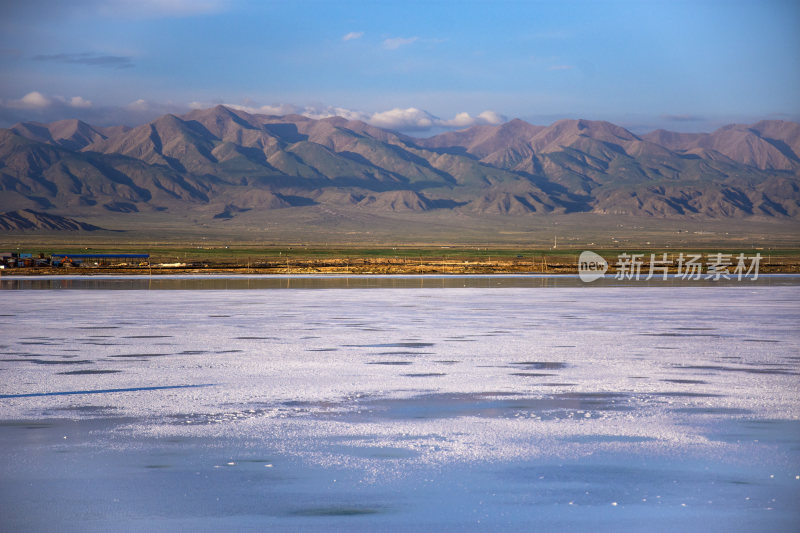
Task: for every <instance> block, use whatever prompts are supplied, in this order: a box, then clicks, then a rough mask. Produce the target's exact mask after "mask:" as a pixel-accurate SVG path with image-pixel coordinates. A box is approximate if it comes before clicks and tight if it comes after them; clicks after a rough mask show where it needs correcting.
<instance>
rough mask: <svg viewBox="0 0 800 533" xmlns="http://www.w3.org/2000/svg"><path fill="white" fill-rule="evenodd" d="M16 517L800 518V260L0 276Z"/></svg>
mask: <svg viewBox="0 0 800 533" xmlns="http://www.w3.org/2000/svg"><path fill="white" fill-rule="evenodd" d="M0 296H1V297H2V298H1V300H2V306H1V307H0V349H1V351H2V355H1V356H0V376H2V379H1V380H0V530H2V531H54V530H57V531H81V532H83V531H109V530H113V531H218V530H230V531H263V530H278V531H281V530H288V531H297V530H301V531H337V530H341V531H353V530H356V531H358V530H361V531H376V530H379V531H386V530H388V531H419V530H425V531H487V530H504V531H554V530H559V531H615V532H616V531H665V532H666V531H670V532H672V531H703V532H709V531H726V532H730V531H796V530H797V529H798V527H800V506H798V502H800V393H799V390H800V388H799V385H800V381H799V380H798V376H799V375H800V335H798V333H797V332H798V324H800V278H798V277H793V276H762V277H760V278H759V280H758V281H755V282H753V281H741V282H729V283H700V282H697V283H693V282H683V283H680V282H677V281H674V280H673V281H667V282H664V281H658V282H656V281H653V282H649V283H644V282H628V283H614V282H613V281H611V282H604V281H601V282H597V283H595V284H583V283H581V282H580V281H578V280H577V278H574V277H558V276H555V277H554V276H550V277H548V276H438V277H437V276H397V277H391V276H390V277H357V276H351V277H335V276H331V277H306V278H303V277H282V276H271V277H270V276H244V277H241V276H240V277H202V276H178V277H160V278H157V277H153V278H150V277H141V278H134V277H120V278H114V277H81V276H74V277H50V278H13V277H3V278H0Z"/></svg>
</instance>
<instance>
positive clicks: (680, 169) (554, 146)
mask: <svg viewBox="0 0 800 533" xmlns="http://www.w3.org/2000/svg"><path fill="white" fill-rule="evenodd" d="M312 207H313V208H316V209H331V210H335V211H336V212H337V213H343V214H344V216H346V215H347V213H353V212H356V211H358V212H367V213H382V212H406V213H413V212H420V211H432V210H450V211H452V212H454V213H459V214H464V215H468V216H475V217H480V216H483V215H504V216H527V215H543V214H548V213H582V212H590V213H600V214H606V215H638V216H648V217H667V218H672V217H683V218H686V217H688V218H741V217H750V216H759V217H777V218H795V217H797V216H798V214H800V124H798V123H794V122H785V121H775V120H769V121H762V122H758V123H755V124H751V125H740V124H733V125H729V126H725V127H723V128H720V129H718V130H717V131H715V132H713V133H702V134H695V133H675V132H670V131H665V130H657V131H653V132H651V133H648V134H645V135H635V134H633V133H631V132H630V131H628V130H626V129H625V128H623V127H620V126H617V125H614V124H611V123H609V122H601V121H589V120H560V121H558V122H555V123H554V124H552V125H549V126H537V125H532V124H529V123H527V122H524V121H522V120H519V119H515V120H512V121H510V122H507V123H505V124H502V125H497V126H491V125H481V126H473V127H472V128H469V129H466V130H462V131H453V132H448V133H443V134H441V135H436V136H434V137H431V138H427V139H419V138H414V137H409V136H405V135H402V134H400V133H396V132H393V131H388V130H383V129H380V128H376V127H373V126H370V125H368V124H366V123H364V122H359V121H349V120H346V119H344V118H341V117H331V118H325V119H321V120H315V119H311V118H307V117H304V116H300V115H287V116H266V115H255V114H249V113H246V112H244V111H241V110H237V109H232V108H228V107H224V106H217V107H214V108H211V109H203V110H195V111H192V112H190V113H188V114H185V115H182V116H175V115H171V114H169V115H164V116H161V117H159V118H158V119H156V120H154V121H153V122H150V123H148V124H144V125H141V126H138V127H135V128H130V127H126V126H115V127H105V128H102V127H95V126H92V125H90V124H87V123H85V122H81V121H79V120H63V121H59V122H53V123H50V124H40V123H36V122H24V123H18V124H15V125H14V126H12V127H10V128H7V129H0V211H17V212H18V213H17V214H19V213H22V210H29V211H28V215H27V216H26V220H34V221H35V220H44V218H43V216H45V215H50V216H62V217H79V218H80V217H82V216H96V215H98V214H103V213H105V214H106V215H108V214H116V215H119V216H120V217H133V218H135V219H141V220H146V218H147V216H148V214H150V213H161V214H163V215H170V214H176V215H177V214H185V213H187V212H190V213H197V214H198V216H200V217H201V218H202V217H206V218H207V219H209V220H211V221H215V222H216V223H220V224H222V223H225V222H226V221H230V220H231V219H236V218H237V217H240V216H241V215H242V214H243V213H246V212H251V213H252V212H258V211H264V210H268V211H273V210H293V209H294V210H298V209H309V208H312ZM31 212H35V213H36V216H32V215H30V213H31ZM12 218H13V217H12ZM51 222H52V220H51ZM56 226H57V224H56Z"/></svg>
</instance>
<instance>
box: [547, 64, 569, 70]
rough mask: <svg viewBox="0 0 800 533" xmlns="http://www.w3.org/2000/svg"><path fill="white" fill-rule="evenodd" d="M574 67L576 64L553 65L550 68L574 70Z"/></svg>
mask: <svg viewBox="0 0 800 533" xmlns="http://www.w3.org/2000/svg"><path fill="white" fill-rule="evenodd" d="M574 68H575V66H574V65H553V66H552V67H550V70H572V69H574Z"/></svg>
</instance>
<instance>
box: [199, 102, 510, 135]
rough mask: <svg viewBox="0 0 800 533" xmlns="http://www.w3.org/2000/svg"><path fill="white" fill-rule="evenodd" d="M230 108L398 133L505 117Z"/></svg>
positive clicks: (412, 109)
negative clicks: (354, 123)
mask: <svg viewBox="0 0 800 533" xmlns="http://www.w3.org/2000/svg"><path fill="white" fill-rule="evenodd" d="M217 104H219V102H213V103H209V102H191V103H190V104H189V107H190V108H191V109H208V108H210V107H213V106H215V105H217ZM223 105H225V106H226V107H229V108H231V109H237V110H239V111H244V112H245V113H250V114H254V115H275V116H283V115H302V116H304V117H308V118H311V119H314V120H320V119H324V118H330V117H342V118H344V119H347V120H360V121H361V122H366V123H367V124H369V125H371V126H376V127H378V128H385V129H391V130H399V131H426V130H431V129H433V128H449V129H454V128H458V129H460V128H469V127H471V126H476V125H482V124H490V125H497V124H502V123H503V122H505V121H506V118H505V117H504V116H503V115H501V114H499V113H496V112H494V111H490V110H487V111H483V112H482V113H480V114H478V115H476V116H472V115H470V114H469V113H466V112H462V113H458V114H457V115H456V116H455V117H453V118H451V119H442V118H439V117H437V116H436V115H433V114H431V113H429V112H428V111H425V110H424V109H419V108H416V107H408V108H405V109H403V108H399V107H396V108H394V109H389V110H387V111H379V112H376V113H365V112H364V111H356V110H353V109H347V108H344V107H336V106H320V105H308V106H302V107H301V106H297V105H293V104H274V105H261V106H259V105H258V104H253V103H250V104H249V105H242V104H223Z"/></svg>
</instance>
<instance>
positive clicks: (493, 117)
mask: <svg viewBox="0 0 800 533" xmlns="http://www.w3.org/2000/svg"><path fill="white" fill-rule="evenodd" d="M478 120H482V121H484V122H486V124H492V125H495V126H496V125H498V124H502V123H503V122H505V121H506V120H507V119H506V117H504V116H503V115H500V114H498V113H495V112H494V111H489V110H488V109H487V110H486V111H484V112H483V113H480V114H479V115H478Z"/></svg>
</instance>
